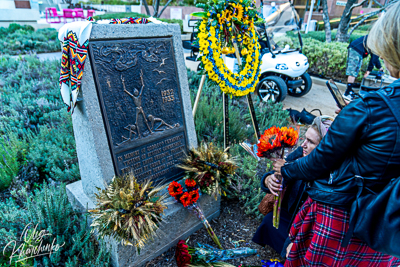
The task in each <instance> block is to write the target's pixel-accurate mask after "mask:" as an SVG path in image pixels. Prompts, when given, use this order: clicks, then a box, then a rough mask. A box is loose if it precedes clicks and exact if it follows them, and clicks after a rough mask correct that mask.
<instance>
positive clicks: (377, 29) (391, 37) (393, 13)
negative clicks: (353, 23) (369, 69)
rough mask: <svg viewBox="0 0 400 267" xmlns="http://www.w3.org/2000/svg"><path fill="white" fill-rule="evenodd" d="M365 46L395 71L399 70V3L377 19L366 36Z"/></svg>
mask: <svg viewBox="0 0 400 267" xmlns="http://www.w3.org/2000/svg"><path fill="white" fill-rule="evenodd" d="M367 46H368V48H369V49H371V50H372V52H373V53H374V54H376V55H378V56H380V57H381V58H383V59H384V60H385V61H386V62H388V63H389V64H390V65H392V67H393V68H394V69H396V70H400V2H397V3H395V4H393V5H392V6H391V7H390V8H389V9H388V11H387V12H386V14H385V15H384V16H382V17H380V18H379V19H378V21H377V22H376V23H375V25H374V26H373V27H372V29H371V31H370V33H369V34H368V40H367Z"/></svg>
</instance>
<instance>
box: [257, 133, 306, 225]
mask: <svg viewBox="0 0 400 267" xmlns="http://www.w3.org/2000/svg"><path fill="white" fill-rule="evenodd" d="M298 139H299V133H298V131H297V130H295V129H294V128H292V127H289V128H288V127H282V128H279V127H275V126H273V127H271V128H269V129H267V130H265V132H264V134H263V135H261V138H260V140H259V143H258V144H257V156H259V157H266V158H268V159H274V158H275V159H276V158H281V159H283V158H284V156H285V148H292V147H293V146H294V145H296V143H297V141H298ZM276 177H277V178H278V179H279V180H281V182H282V177H281V176H280V175H276ZM285 189H286V188H284V189H283V191H282V192H279V193H278V196H274V199H275V202H274V211H273V212H274V214H273V221H272V223H273V226H274V227H275V228H276V229H278V227H279V219H280V212H281V203H282V199H283V195H284V194H285Z"/></svg>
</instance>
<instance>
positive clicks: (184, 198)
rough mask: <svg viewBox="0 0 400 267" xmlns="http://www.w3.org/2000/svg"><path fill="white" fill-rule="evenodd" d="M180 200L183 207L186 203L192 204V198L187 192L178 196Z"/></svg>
mask: <svg viewBox="0 0 400 267" xmlns="http://www.w3.org/2000/svg"><path fill="white" fill-rule="evenodd" d="M180 201H181V203H182V205H183V206H184V207H187V206H188V205H190V204H192V198H191V196H190V194H189V193H188V192H185V193H183V195H182V196H181V198H180Z"/></svg>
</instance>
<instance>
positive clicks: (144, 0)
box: [142, 0, 151, 16]
mask: <svg viewBox="0 0 400 267" xmlns="http://www.w3.org/2000/svg"><path fill="white" fill-rule="evenodd" d="M142 1H143V4H144V8H145V9H146V13H147V15H148V16H151V15H150V9H149V6H148V5H147V0H142Z"/></svg>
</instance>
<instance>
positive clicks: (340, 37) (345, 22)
mask: <svg viewBox="0 0 400 267" xmlns="http://www.w3.org/2000/svg"><path fill="white" fill-rule="evenodd" d="M356 2H357V0H348V1H347V4H346V7H345V8H344V10H343V14H342V17H341V18H340V23H339V27H338V30H337V34H336V41H338V42H347V41H348V40H349V35H348V34H347V31H348V30H349V26H350V18H351V13H349V10H350V8H351V6H352V5H354V4H355V3H356Z"/></svg>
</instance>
